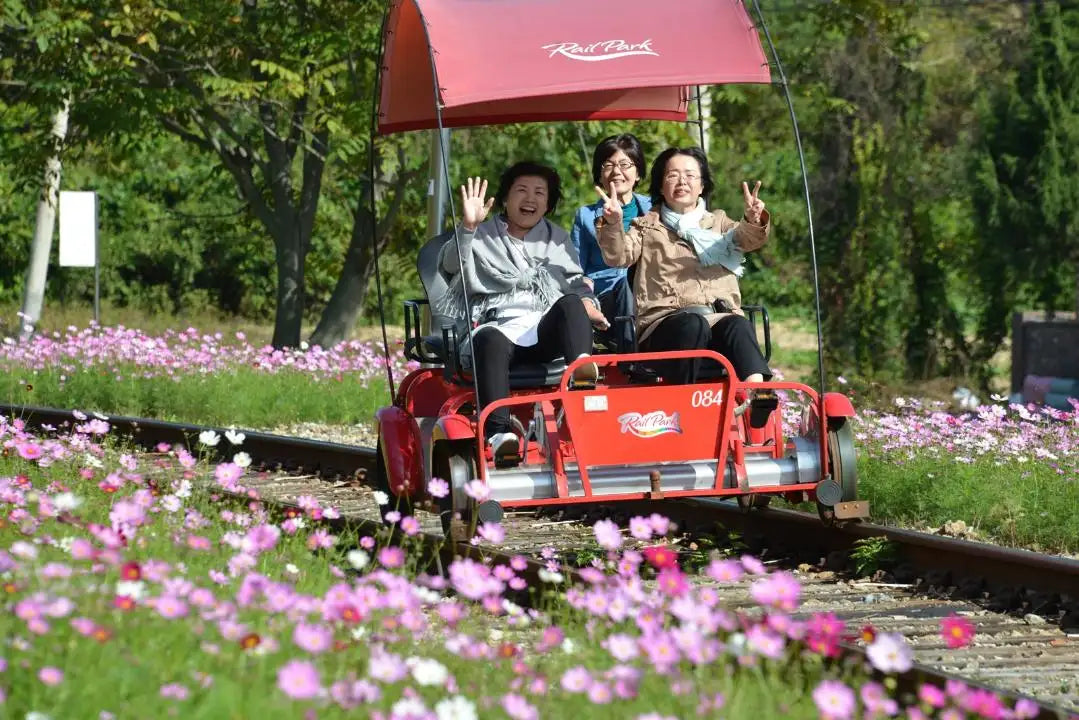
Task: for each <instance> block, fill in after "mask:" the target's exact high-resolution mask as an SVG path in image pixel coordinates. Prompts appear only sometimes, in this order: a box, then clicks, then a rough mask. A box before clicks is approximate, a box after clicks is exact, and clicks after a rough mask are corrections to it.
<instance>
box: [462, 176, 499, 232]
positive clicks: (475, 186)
mask: <svg viewBox="0 0 1079 720" xmlns="http://www.w3.org/2000/svg"><path fill="white" fill-rule="evenodd" d="M486 196H487V181H486V180H481V179H480V178H478V177H477V178H468V180H467V188H466V186H465V185H462V186H461V216H462V225H464V227H465V229H466V230H468V231H473V230H475V229H476V227H477V226H478V225H479V224H480V223H481V222H483V221H484V220H486V219H487V213H489V212H491V208H492V207H493V206H494V204H495V199H494V198H491V199H490V200H487V201H486V202H484V198H485V197H486Z"/></svg>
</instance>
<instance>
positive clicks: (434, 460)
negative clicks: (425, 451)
mask: <svg viewBox="0 0 1079 720" xmlns="http://www.w3.org/2000/svg"><path fill="white" fill-rule="evenodd" d="M474 452H475V445H474V444H473V443H472V442H471V441H465V440H441V441H439V442H437V443H435V446H434V448H433V450H432V453H431V456H432V457H431V475H432V476H433V477H439V478H442V479H443V480H445V481H446V482H447V483H449V486H450V492H449V494H447V495H446V497H443V498H436V500H437V502H438V515H439V518H440V519H441V521H442V533H443V534H444V535H445V536H446V537H450V534H451V533H450V531H451V529H452V526H453V521H454V517H453V516H454V514H456V513H459V514H460V516H461V517H460V522H461V523H463V524H465V525H468V524H470V523H471V522H472V516H473V514H474V511H475V508H476V503H475V501H474V500H473V499H472V498H470V497H468V496H467V495H465V492H464V487H465V485H467V484H468V483H470V482H472V481H473V480H474V479H475V478H476V459H475V457H473V453H474Z"/></svg>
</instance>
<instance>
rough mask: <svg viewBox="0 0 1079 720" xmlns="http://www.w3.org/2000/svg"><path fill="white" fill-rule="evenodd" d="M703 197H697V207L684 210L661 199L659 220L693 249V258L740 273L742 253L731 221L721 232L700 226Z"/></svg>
mask: <svg viewBox="0 0 1079 720" xmlns="http://www.w3.org/2000/svg"><path fill="white" fill-rule="evenodd" d="M705 212H706V211H705V207H704V198H700V199H698V200H697V207H695V208H694V209H692V210H690V211H689V212H687V213H681V214H680V213H676V212H675V211H674V210H671V209H670V208H669V207H667V204H666V203H663V204H662V205H660V207H659V216H660V219H662V220H663V224H664V225H666V226H667V227H669V228H670V229H671V230H673V231H674V232H675V233H677V234H678V237H680V238H682V239H683V240H685V241H686V242H688V243H689V245H690V247H692V248H693V251H694V252H695V253H697V259H698V260H700V262H701V265H704V266H709V265H722V266H723V267H725V268H727V269H728V270H730V271H731V272H732V273H734V274H735V275H737V276H738V277H741V276H742V273H744V272H745V268H744V267H743V266H742V263H743V262H745V255H744V254H743V253H742V251H741V250H740V249H739V247H738V245H737V244H736V243H735V242H734V231H735V229H736V228H737V227H738V226H737V225H735V226H734V227H732V228H731V229H730V230H728V231H727V232H725V233H718V232H716V231H715V230H705V229H704V228H702V227H701V218H703V217H704V213H705Z"/></svg>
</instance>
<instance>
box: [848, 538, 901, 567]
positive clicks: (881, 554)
mask: <svg viewBox="0 0 1079 720" xmlns="http://www.w3.org/2000/svg"><path fill="white" fill-rule="evenodd" d="M850 558H851V560H853V561H854V571H855V572H856V573H857V574H858V575H862V576H864V575H872V574H873V573H875V572H877V570H883V569H887V568H889V567H892V566H893V565H895V564H896V562H898V560H899V548H898V546H897V545H896V544H895V543H893V542H891V541H890V540H888V539H886V538H884V537H871V538H862V539H861V540H858V541H856V542H855V543H854V549H853V550H851V552H850Z"/></svg>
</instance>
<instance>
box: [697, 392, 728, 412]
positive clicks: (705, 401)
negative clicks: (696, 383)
mask: <svg viewBox="0 0 1079 720" xmlns="http://www.w3.org/2000/svg"><path fill="white" fill-rule="evenodd" d="M722 402H723V391H722V390H694V391H693V397H692V398H691V399H690V401H689V404H690V405H692V406H693V407H695V408H698V407H710V406H712V405H719V404H720V403H722Z"/></svg>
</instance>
